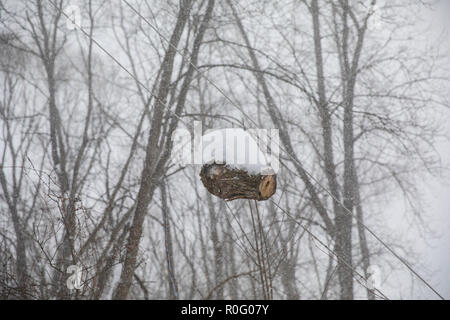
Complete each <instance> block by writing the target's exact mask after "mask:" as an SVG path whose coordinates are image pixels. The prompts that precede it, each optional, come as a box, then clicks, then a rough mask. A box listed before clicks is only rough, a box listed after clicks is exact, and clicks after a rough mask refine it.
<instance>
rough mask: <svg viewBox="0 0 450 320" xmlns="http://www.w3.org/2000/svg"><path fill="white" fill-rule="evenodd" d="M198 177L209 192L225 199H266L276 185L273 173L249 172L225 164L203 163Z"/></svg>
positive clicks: (274, 189)
mask: <svg viewBox="0 0 450 320" xmlns="http://www.w3.org/2000/svg"><path fill="white" fill-rule="evenodd" d="M200 178H201V180H202V182H203V185H204V186H205V188H206V189H207V190H208V191H209V192H210V193H212V194H213V195H215V196H217V197H219V198H221V199H225V200H235V199H254V200H259V201H260V200H267V199H269V198H270V197H271V196H272V195H273V194H274V193H275V191H276V187H277V180H276V175H275V174H268V175H263V174H249V173H248V172H247V171H245V170H240V169H233V168H230V167H228V166H226V164H216V163H213V164H204V165H203V167H202V170H201V171H200Z"/></svg>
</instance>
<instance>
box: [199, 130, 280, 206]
mask: <svg viewBox="0 0 450 320" xmlns="http://www.w3.org/2000/svg"><path fill="white" fill-rule="evenodd" d="M257 140H259V138H258V136H255V134H250V133H249V132H248V131H246V130H243V129H237V128H232V129H230V128H229V129H221V130H214V131H212V132H210V133H208V134H205V135H204V136H203V137H202V149H203V150H202V151H203V162H202V163H203V166H202V169H201V172H200V177H201V180H202V182H203V185H204V186H205V187H206V189H207V190H208V191H209V192H210V193H212V194H213V195H215V196H217V197H219V198H222V199H226V200H234V199H254V200H267V199H269V198H270V197H271V196H272V195H273V194H274V193H275V191H276V185H277V180H276V174H275V172H274V170H273V169H272V167H271V166H270V164H269V163H268V161H267V157H266V153H265V152H264V151H265V149H266V147H263V148H262V149H261V148H260V146H259V145H258V143H257V142H256V141H257Z"/></svg>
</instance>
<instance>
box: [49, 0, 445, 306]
mask: <svg viewBox="0 0 450 320" xmlns="http://www.w3.org/2000/svg"><path fill="white" fill-rule="evenodd" d="M122 1H124V2H125V3H126V4H127V5H128V6H129V7H130V8H131V9H132V10H133V11H134V12H135V13H136V14H137V15H139V17H140V18H141V19H143V20H144V21H145V22H146V23H147V24H148V25H149V26H151V27H152V29H153V30H155V31H156V32H157V33H158V35H159V36H160V37H161V38H163V39H164V40H165V41H167V42H168V43H169V45H170V46H172V47H173V48H175V50H176V52H177V53H178V54H180V55H181V56H182V57H183V58H186V57H185V55H184V54H183V53H182V52H180V51H179V49H178V48H176V47H175V46H174V45H173V44H172V43H171V42H170V41H169V40H167V38H166V37H164V36H163V35H162V34H161V33H160V32H159V31H158V29H157V28H156V27H154V26H153V25H152V24H151V23H150V22H149V21H148V20H147V19H145V18H144V17H143V16H142V15H141V14H140V13H139V12H138V11H136V9H134V8H133V6H131V4H130V3H129V2H128V1H127V0H122ZM49 3H50V4H51V5H52V6H53V7H54V8H55V9H57V10H58V11H59V12H60V13H62V14H63V15H64V16H65V17H66V18H67V19H70V17H69V16H68V15H67V14H66V13H65V12H64V11H63V10H61V9H60V8H58V7H57V6H56V5H55V4H54V3H53V2H52V1H49ZM72 23H74V22H73V21H72ZM74 25H75V26H76V27H77V28H78V29H80V30H81V31H82V33H83V34H84V35H85V36H87V37H89V38H90V39H91V40H92V42H94V43H95V44H96V45H97V46H98V47H99V48H100V49H101V50H102V51H103V52H104V53H106V54H107V55H108V56H109V57H110V58H111V59H112V60H113V61H114V62H115V63H116V64H117V65H119V66H120V67H121V68H122V69H123V70H124V71H125V72H127V73H128V75H130V76H131V77H132V78H133V79H134V80H135V81H136V82H137V83H138V84H139V85H140V86H142V87H143V88H144V89H145V90H146V91H147V92H149V93H150V95H151V96H153V97H154V98H155V99H157V100H158V101H159V99H158V97H157V96H156V95H155V94H153V93H152V92H151V91H150V90H149V89H148V88H147V87H146V86H145V85H144V84H143V83H142V82H141V81H140V80H139V79H137V78H136V77H135V76H134V75H133V74H132V73H131V72H130V71H129V70H128V69H127V68H125V67H124V66H123V65H122V63H120V61H118V60H117V59H116V58H115V57H114V56H113V55H112V54H111V53H109V52H108V51H107V50H106V49H105V48H104V47H103V46H102V45H101V44H100V43H98V42H97V41H96V40H95V39H94V38H93V37H92V36H90V35H89V34H88V33H87V32H86V31H85V30H84V29H83V28H82V27H81V26H79V25H77V24H76V23H74ZM189 64H191V65H192V66H193V68H194V69H195V70H196V71H197V72H198V73H199V75H201V76H203V77H204V78H205V79H206V80H207V81H208V82H209V83H210V84H211V85H212V86H213V87H214V88H216V90H218V91H219V92H220V93H221V94H222V95H223V96H224V97H225V98H226V99H227V100H228V101H229V102H230V103H231V104H232V105H233V106H234V107H236V108H237V109H238V110H239V111H240V112H241V113H242V114H243V115H244V116H245V118H247V119H248V120H250V122H251V123H253V124H254V125H257V123H256V122H255V121H254V120H253V119H251V118H250V117H248V116H247V115H246V114H245V112H244V111H242V109H241V108H240V107H239V106H238V105H237V104H236V103H235V102H234V101H233V100H231V98H229V97H228V96H227V95H226V94H225V93H224V92H223V90H222V89H221V88H220V87H218V86H217V85H216V84H215V83H214V82H213V81H212V80H210V79H209V78H208V77H206V76H205V75H204V74H203V73H202V72H200V70H199V69H198V68H197V67H196V66H195V65H194V64H192V62H191V61H190V60H189ZM159 102H160V103H162V102H161V101H159ZM168 111H169V112H170V113H172V114H173V115H175V116H176V117H177V118H178V119H179V120H180V121H182V122H183V123H185V122H184V121H183V119H181V118H180V117H179V116H178V115H177V114H175V113H173V112H172V111H171V110H168ZM278 147H280V149H281V150H282V151H284V152H286V150H285V149H283V147H282V146H280V145H278ZM286 153H287V154H288V155H289V157H290V158H291V160H293V161H294V162H297V163H298V164H299V165H300V166H302V164H301V163H300V162H299V161H298V160H297V159H296V158H294V157H293V156H292V155H291V154H290V153H288V152H286ZM302 168H303V166H302ZM303 170H304V171H305V173H306V174H307V175H308V176H309V177H310V178H311V179H313V180H314V181H315V182H316V183H317V184H318V185H319V186H320V187H321V188H322V189H323V190H324V191H325V192H326V193H328V194H329V195H330V196H331V197H332V198H333V199H334V200H335V201H336V202H338V203H339V204H340V205H341V206H342V208H343V209H344V212H346V214H350V216H351V217H353V218H354V219H355V220H356V221H357V222H358V223H360V224H361V225H362V226H363V227H364V228H365V229H366V230H367V231H368V232H369V233H370V234H371V235H372V236H373V237H374V238H375V239H376V240H377V241H379V242H380V243H381V244H382V245H383V246H384V247H385V248H386V249H388V250H389V252H391V253H392V254H393V255H394V256H395V257H396V258H397V259H398V260H399V261H400V262H401V263H402V264H404V265H405V266H406V267H407V268H408V269H409V270H410V271H411V272H412V273H413V274H414V275H415V276H417V277H418V278H419V279H420V280H421V281H422V282H423V283H424V284H425V285H426V286H427V287H428V288H429V289H431V290H432V291H433V292H434V293H435V294H436V295H437V296H439V297H440V298H441V299H442V300H445V299H444V297H443V296H442V295H440V294H439V293H438V292H437V291H436V290H435V289H434V288H433V287H432V286H431V285H430V284H429V283H428V282H427V281H426V280H425V279H424V278H423V277H422V276H420V275H419V274H418V273H417V272H416V271H415V270H414V269H413V268H412V267H411V266H410V265H409V264H408V263H407V262H406V261H405V260H404V259H403V258H401V257H400V256H399V255H398V254H397V253H396V252H395V251H393V250H392V249H391V248H390V247H389V246H388V245H387V244H386V243H385V242H384V241H382V240H381V239H380V238H379V237H378V236H377V235H376V234H375V233H374V232H373V231H372V230H371V229H370V228H369V227H367V226H366V225H365V224H364V223H362V222H360V221H359V219H358V218H357V217H356V216H355V215H354V214H353V213H352V212H351V211H350V210H349V209H348V208H347V207H345V206H344V205H343V204H342V202H341V201H340V200H339V199H336V198H335V197H334V196H333V194H332V193H331V192H330V191H329V190H328V189H327V188H326V187H324V186H323V185H322V184H321V183H320V182H319V181H318V180H317V179H316V178H314V176H312V174H310V173H309V172H308V171H307V170H306V169H305V168H303Z"/></svg>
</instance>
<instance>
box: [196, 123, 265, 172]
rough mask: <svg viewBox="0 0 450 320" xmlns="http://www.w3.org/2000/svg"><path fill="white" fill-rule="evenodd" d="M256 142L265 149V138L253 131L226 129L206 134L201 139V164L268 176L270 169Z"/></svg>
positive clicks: (263, 153)
mask: <svg viewBox="0 0 450 320" xmlns="http://www.w3.org/2000/svg"><path fill="white" fill-rule="evenodd" d="M257 141H258V142H259V143H260V146H261V147H262V148H263V150H264V149H267V142H266V138H265V137H264V136H263V135H261V134H257V133H256V132H253V131H252V132H248V131H246V130H244V129H241V128H226V129H220V130H214V131H211V132H208V133H206V134H204V135H203V137H202V151H203V154H202V155H203V157H202V159H203V161H202V164H211V163H214V162H215V163H218V164H223V163H226V165H227V166H228V167H229V168H233V169H240V170H245V171H247V172H248V173H249V174H259V173H262V174H268V173H270V171H271V168H270V165H269V163H268V161H267V158H266V155H265V152H263V151H262V150H261V149H260V147H258V143H257ZM264 146H266V147H264Z"/></svg>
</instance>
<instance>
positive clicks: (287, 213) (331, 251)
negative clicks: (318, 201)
mask: <svg viewBox="0 0 450 320" xmlns="http://www.w3.org/2000/svg"><path fill="white" fill-rule="evenodd" d="M271 201H272V203H273V204H275V205H276V206H277V208H279V209H280V210H281V211H283V213H284V214H285V215H287V216H288V217H289V218H291V219H292V220H293V221H294V222H295V223H296V224H298V225H299V226H300V227H301V228H302V229H303V230H304V231H305V232H307V233H308V234H309V235H310V236H311V237H312V238H313V239H314V240H315V241H317V242H319V243H320V245H322V246H323V247H324V248H325V249H326V250H327V251H328V252H329V253H331V254H332V255H334V256H335V257H336V258H337V259H338V261H341V262H342V263H344V264H345V266H346V267H347V268H349V269H351V270H352V271H353V272H354V273H355V274H356V275H358V276H359V277H360V278H361V279H362V281H363V282H364V281H366V278H365V277H364V276H363V275H361V274H360V273H359V272H358V271H357V270H356V269H354V268H352V267H351V266H350V265H349V264H348V263H347V262H346V261H345V260H344V259H342V257H340V256H339V255H338V254H337V252H335V251H334V250H332V249H331V248H330V247H328V246H327V245H326V244H325V243H324V242H323V241H322V240H320V239H319V238H318V237H317V236H316V235H315V234H314V233H312V232H311V231H310V230H309V229H308V228H306V227H305V226H303V225H302V224H301V223H300V222H298V221H297V220H296V219H295V218H294V217H293V216H292V215H291V214H289V212H288V211H287V210H285V209H283V208H282V207H280V206H279V205H278V204H276V202H275V201H273V200H271ZM321 251H322V250H321ZM324 253H326V252H324ZM352 277H353V279H355V280H356V281H358V282H359V284H361V285H362V286H363V287H364V288H366V289H369V290H372V289H370V288H368V287H367V285H365V284H364V283H363V282H361V281H359V280H358V279H357V278H355V276H354V275H353V274H352ZM375 290H376V291H378V292H379V293H380V295H378V294H376V293H375V292H374V293H375V294H376V295H377V296H379V297H381V298H382V299H385V300H390V299H389V298H388V297H387V296H386V295H385V294H384V293H383V292H381V291H380V290H379V289H377V288H375V289H374V290H372V291H375Z"/></svg>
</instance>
